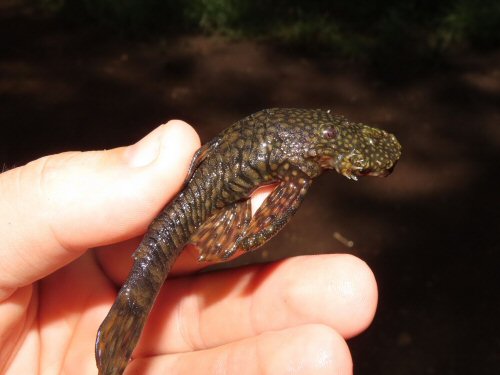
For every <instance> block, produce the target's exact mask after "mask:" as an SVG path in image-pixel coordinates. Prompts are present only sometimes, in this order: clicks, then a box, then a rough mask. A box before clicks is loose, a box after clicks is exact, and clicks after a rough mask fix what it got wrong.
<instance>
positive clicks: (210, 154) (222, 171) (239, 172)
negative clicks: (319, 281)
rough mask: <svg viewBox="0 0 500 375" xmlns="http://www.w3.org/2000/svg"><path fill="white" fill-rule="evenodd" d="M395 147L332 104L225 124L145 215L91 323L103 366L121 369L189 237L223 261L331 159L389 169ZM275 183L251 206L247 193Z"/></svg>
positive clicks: (277, 217) (261, 231)
mask: <svg viewBox="0 0 500 375" xmlns="http://www.w3.org/2000/svg"><path fill="white" fill-rule="evenodd" d="M400 155H401V146H400V145H399V143H398V141H397V140H396V138H395V136H394V135H392V134H390V133H387V132H385V131H383V130H380V129H377V128H373V127H370V126H367V125H364V124H357V123H352V122H349V121H348V120H346V119H345V118H344V117H342V116H338V115H334V114H333V113H331V112H330V111H323V110H310V109H291V108H273V109H265V110H262V111H259V112H257V113H254V114H252V115H250V116H248V117H246V118H244V119H242V120H240V121H238V122H236V123H235V124H233V125H232V126H230V127H229V128H227V129H226V130H224V131H223V132H221V133H220V134H219V135H218V136H217V137H215V138H214V139H212V140H211V141H210V142H208V143H206V144H205V145H203V146H202V147H201V148H200V149H199V150H198V151H197V152H196V154H195V155H194V157H193V160H192V162H191V166H190V168H189V172H188V176H187V178H186V181H185V184H184V187H183V189H182V190H181V191H180V193H179V194H178V195H177V196H176V197H175V198H174V199H173V200H172V201H171V202H170V203H169V204H168V205H167V206H166V207H165V208H164V209H163V211H162V212H161V213H160V214H159V215H158V217H157V218H156V219H155V220H154V221H153V222H152V224H151V225H150V227H149V229H148V231H147V233H146V234H145V236H144V238H143V240H142V242H141V243H140V245H139V247H138V248H137V250H136V251H135V252H134V255H133V259H134V263H133V266H132V269H131V271H130V273H129V276H128V278H127V280H126V281H125V283H124V284H123V286H122V288H121V289H120V291H119V293H118V296H117V298H116V300H115V302H114V304H113V306H112V307H111V309H110V311H109V313H108V315H107V316H106V318H105V320H104V321H103V323H102V324H101V326H100V327H99V330H98V333H97V340H96V361H97V367H98V369H99V374H101V375H115V374H122V373H123V371H124V370H125V367H126V366H127V363H128V362H129V360H130V358H131V355H132V351H133V350H134V348H135V346H136V344H137V342H138V340H139V337H140V334H141V332H142V330H143V328H144V325H145V323H146V319H147V317H148V315H149V312H150V311H151V308H152V306H153V304H154V301H155V299H156V296H157V295H158V293H159V291H160V288H161V286H162V284H163V282H164V281H165V279H166V277H167V275H168V273H169V271H170V269H171V267H172V265H173V263H174V262H175V260H176V258H177V257H178V256H179V254H180V252H181V251H182V249H183V248H184V246H185V245H187V244H190V243H191V244H194V245H195V246H197V248H198V250H199V259H200V261H223V260H225V259H228V258H229V257H231V255H233V254H234V253H235V251H236V250H237V249H243V250H245V251H250V250H254V249H256V248H258V247H259V246H261V245H262V244H264V243H265V242H266V241H267V240H269V239H270V238H271V237H272V236H273V235H275V234H276V233H277V232H278V231H279V230H280V229H281V228H282V227H283V226H284V225H285V224H286V223H287V222H288V221H289V220H290V218H291V217H292V216H293V214H294V213H295V212H296V210H297V209H298V207H299V206H300V204H301V202H302V200H303V198H304V196H305V194H306V193H307V190H308V188H309V186H310V185H311V182H312V180H313V179H314V178H315V177H317V176H319V175H320V174H321V173H322V172H323V171H325V170H328V169H334V170H336V171H337V172H339V173H340V174H342V175H344V176H346V177H348V178H351V179H357V177H359V176H364V175H370V176H387V175H388V174H389V173H390V172H391V171H392V169H393V168H394V165H395V163H396V162H397V160H398V159H399V157H400ZM269 184H276V187H275V188H274V190H273V191H272V192H271V194H270V195H269V196H268V197H267V198H266V200H265V201H264V202H263V204H262V205H261V207H259V209H258V210H257V212H256V213H255V215H254V216H252V214H251V206H250V199H249V198H250V195H251V194H252V192H253V191H254V190H255V189H257V188H258V187H260V186H264V185H269Z"/></svg>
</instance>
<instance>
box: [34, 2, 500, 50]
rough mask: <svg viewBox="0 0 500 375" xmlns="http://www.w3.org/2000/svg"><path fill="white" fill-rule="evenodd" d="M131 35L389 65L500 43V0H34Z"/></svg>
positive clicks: (63, 13) (74, 17) (65, 14)
mask: <svg viewBox="0 0 500 375" xmlns="http://www.w3.org/2000/svg"><path fill="white" fill-rule="evenodd" d="M31 1H34V2H36V3H38V5H39V6H40V7H41V8H43V9H44V10H45V11H48V12H53V13H57V14H59V15H61V16H62V17H65V18H67V19H71V20H77V21H81V22H85V23H89V22H90V23H96V24H100V25H105V26H107V27H110V28H112V29H116V30H120V31H121V32H123V33H126V34H129V35H144V34H151V33H171V32H179V31H180V32H205V33H219V34H224V35H230V36H241V37H259V38H265V39H268V40H272V41H275V42H277V43H280V44H283V45H286V46H291V47H295V48H300V49H307V50H310V51H318V52H321V53H325V52H326V53H333V54H338V55H342V56H348V57H355V58H370V59H373V58H375V59H377V58H383V59H386V58H388V56H394V55H398V54H402V53H404V54H414V55H419V56H420V55H422V56H425V55H433V54H435V53H440V52H442V51H446V50H448V49H452V48H455V47H457V46H471V47H481V48H485V47H486V48H487V47H495V46H496V45H497V44H498V43H499V42H500V1H498V0H440V1H431V0H358V1H352V0H336V1H333V0H310V1H303V0H276V1H272V2H270V1H267V0H254V1H252V0H184V1H183V0H31Z"/></svg>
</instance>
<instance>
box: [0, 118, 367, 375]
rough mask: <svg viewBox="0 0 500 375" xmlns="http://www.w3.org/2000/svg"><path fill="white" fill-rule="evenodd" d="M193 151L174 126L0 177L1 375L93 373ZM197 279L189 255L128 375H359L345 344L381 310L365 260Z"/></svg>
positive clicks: (192, 137) (325, 260) (323, 260)
mask: <svg viewBox="0 0 500 375" xmlns="http://www.w3.org/2000/svg"><path fill="white" fill-rule="evenodd" d="M199 145H200V143H199V138H198V136H197V134H196V132H195V131H194V130H193V129H192V128H191V127H190V126H189V125H188V124H186V123H184V122H182V121H177V120H174V121H170V122H169V123H167V124H166V125H163V126H160V127H158V128H157V129H155V130H154V131H153V132H151V133H150V134H149V135H147V136H146V137H145V138H143V139H142V140H141V141H139V142H138V143H136V144H135V145H133V146H130V147H121V148H117V149H112V150H107V151H96V152H68V153H62V154H57V155H52V156H49V157H44V158H41V159H38V160H35V161H34V162H31V163H28V164H27V165H25V166H22V167H18V168H15V169H12V170H9V171H7V172H4V173H3V174H1V175H0V238H1V239H2V241H1V242H0V317H1V319H0V373H2V374H3V373H5V374H65V373H68V374H97V369H96V365H95V359H94V343H95V335H96V332H97V328H98V326H99V324H100V323H101V322H102V320H103V319H104V317H105V315H106V313H107V311H108V310H109V308H110V306H111V304H112V303H113V301H114V299H115V297H116V292H117V286H118V285H120V283H121V282H123V280H124V278H125V277H126V275H127V272H128V269H129V268H130V264H131V263H130V262H131V259H130V254H131V252H132V251H133V250H134V248H135V246H136V245H137V244H138V241H139V239H140V236H141V234H142V233H144V231H145V230H146V228H147V226H148V224H149V223H150V222H151V220H152V219H153V218H154V216H155V215H156V214H157V213H158V212H159V211H160V210H161V209H162V207H163V206H164V205H165V204H166V203H167V202H168V201H169V200H170V199H172V197H173V196H174V195H175V194H176V192H177V191H178V189H179V188H180V187H181V185H182V182H183V180H184V177H185V174H186V172H187V169H188V166H189V162H190V160H191V157H192V155H193V153H194V152H195V150H196V149H197V148H198V147H199ZM265 193H266V192H261V193H260V195H261V196H260V197H256V198H255V199H254V198H253V201H252V203H253V204H254V205H255V206H257V201H258V200H259V199H260V200H262V198H263V197H262V195H265ZM304 204H307V199H306V202H305V203H304ZM285 230H286V229H285ZM333 245H334V244H333V243H332V246H333ZM321 250H328V249H321ZM203 267H206V264H204V263H198V262H197V260H196V254H195V253H194V249H192V248H191V249H189V248H188V249H186V251H184V252H183V254H182V255H181V257H180V258H179V260H178V261H177V263H176V264H175V266H174V269H173V272H172V274H171V275H169V279H168V280H167V282H166V283H165V286H164V288H163V290H162V292H161V293H160V296H159V298H158V300H157V302H156V305H155V307H154V309H153V312H152V314H151V316H150V319H149V321H148V324H147V326H146V329H145V331H144V334H143V337H142V338H141V341H140V342H139V345H138V347H137V348H136V350H135V352H134V355H133V360H132V362H131V363H130V364H129V366H128V367H127V369H126V372H125V373H126V374H158V373H167V374H170V375H175V374H239V375H246V374H248V375H250V374H255V375H263V374H264V375H265V374H273V375H276V374H277V375H280V374H294V375H296V374H315V375H321V374H351V373H352V360H351V356H350V353H349V349H348V346H347V344H346V341H345V340H346V339H348V338H350V337H352V336H355V335H357V334H358V333H360V332H361V331H363V330H364V329H366V328H367V327H368V325H369V324H370V323H371V321H372V319H373V315H374V313H375V309H376V304H377V287H376V283H375V279H374V276H373V274H372V272H371V271H370V269H369V268H368V266H367V265H366V264H365V263H364V262H362V261H361V260H359V259H358V258H356V257H353V256H350V255H316V256H303V257H295V258H290V259H286V260H283V261H280V262H276V263H272V264H267V265H255V266H250V267H246V268H242V269H236V270H229V271H220V272H213V273H209V274H201V275H200V274H197V273H196V271H197V270H200V269H202V268H203Z"/></svg>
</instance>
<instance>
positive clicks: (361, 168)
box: [320, 150, 396, 180]
mask: <svg viewBox="0 0 500 375" xmlns="http://www.w3.org/2000/svg"><path fill="white" fill-rule="evenodd" d="M320 164H321V166H322V167H323V168H327V169H335V170H336V171H337V173H339V174H341V175H343V176H344V177H347V178H349V179H351V180H357V179H358V177H363V176H372V177H387V176H389V175H390V174H391V173H392V171H393V170H394V167H395V166H396V162H393V163H391V164H390V165H387V166H383V165H376V166H372V165H370V163H369V161H367V160H366V159H365V158H363V157H362V155H361V154H360V153H358V152H356V151H355V150H351V151H350V152H349V154H347V155H346V154H339V155H338V156H337V157H324V158H323V159H322V160H321V163H320Z"/></svg>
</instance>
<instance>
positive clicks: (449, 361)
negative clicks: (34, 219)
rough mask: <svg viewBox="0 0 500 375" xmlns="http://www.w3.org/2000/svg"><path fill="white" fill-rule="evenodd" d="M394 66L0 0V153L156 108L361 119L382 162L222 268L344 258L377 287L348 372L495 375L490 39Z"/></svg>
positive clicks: (314, 195)
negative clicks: (73, 23)
mask: <svg viewBox="0 0 500 375" xmlns="http://www.w3.org/2000/svg"><path fill="white" fill-rule="evenodd" d="M407 68H408V66H406V67H405V66H402V67H401V71H405V70H406V71H407V70H408V69H407ZM401 71H398V70H395V71H394V74H393V75H391V79H390V80H387V79H381V78H377V76H376V75H374V74H371V73H369V70H367V69H365V68H364V67H362V66H360V65H356V64H353V63H345V62H344V63H342V62H339V61H338V60H334V59H325V58H322V59H314V58H308V57H300V56H299V55H297V54H294V55H290V54H286V53H284V52H280V51H278V50H276V49H274V48H273V47H271V46H268V45H262V44H258V43H254V42H244V41H242V42H229V41H224V40H222V39H218V38H209V37H200V36H198V37H196V36H192V37H182V38H177V39H175V40H174V39H173V40H169V39H165V40H163V41H160V42H158V41H154V42H142V43H139V42H130V41H125V40H122V39H120V38H118V37H115V36H112V35H109V33H103V32H99V31H96V30H92V29H85V28H74V29H68V28H65V27H64V26H63V25H61V24H60V23H58V22H56V21H54V20H50V19H46V20H44V19H41V18H38V17H33V16H31V15H30V14H29V12H26V11H25V9H24V8H20V9H19V8H16V7H11V6H9V3H8V2H5V3H3V5H0V129H1V137H0V162H2V163H4V165H5V166H6V167H12V166H14V165H21V164H23V163H25V162H26V161H29V160H31V159H33V158H36V157H39V156H41V155H44V154H49V153H55V152H60V151H65V150H75V149H78V150H90V149H102V148H112V147H115V146H118V145H126V144H130V143H132V142H135V141H136V140H137V139H139V138H140V137H142V136H143V135H144V134H146V133H147V132H148V131H150V130H152V129H153V128H154V127H156V126H157V125H159V124H160V123H162V122H165V121H166V120H168V119H171V118H181V119H184V120H187V121H188V122H190V123H191V124H192V125H193V126H194V127H195V128H196V129H197V130H198V131H199V133H200V134H201V136H202V139H203V140H204V141H206V140H208V139H209V138H210V137H211V136H213V135H215V134H216V133H217V132H218V131H220V130H221V129H223V128H224V127H226V126H228V125H230V124H231V123H232V122H234V121H236V120H238V119H239V118H241V117H243V116H245V115H247V114H250V113H252V112H254V111H256V110H259V109H262V108H265V107H272V106H280V107H312V108H333V109H334V110H335V111H338V112H340V113H342V114H344V115H346V116H347V117H349V118H350V119H352V120H356V121H363V122H367V123H371V124H376V125H378V126H380V127H382V128H384V129H387V130H389V131H392V132H394V133H396V135H397V136H398V138H399V139H400V141H401V143H402V145H403V147H404V150H403V157H402V160H401V161H400V163H399V165H398V167H397V168H396V171H395V173H394V174H393V175H392V176H390V177H389V178H388V179H385V180H383V179H364V180H362V181H360V182H358V183H354V182H351V181H348V180H346V179H343V178H340V177H339V176H337V175H335V174H328V175H325V176H323V177H322V178H320V179H319V180H318V181H316V183H315V184H314V186H313V188H312V189H311V192H310V193H309V194H308V197H307V199H306V202H305V203H304V205H303V207H302V209H301V210H300V211H299V213H298V214H297V215H296V217H295V218H294V220H293V221H292V223H291V224H290V225H289V226H287V228H286V229H285V230H284V231H283V232H282V233H281V234H280V235H279V236H278V237H277V238H275V239H273V240H272V241H271V243H270V244H268V245H267V246H266V247H265V248H264V249H263V251H260V252H257V253H254V254H251V255H250V256H247V257H243V258H240V260H239V261H238V263H237V264H242V263H247V262H249V261H255V260H259V261H261V260H265V261H267V260H272V259H277V258H281V257H284V256H290V255H296V254H306V253H307V254H311V253H315V252H351V253H354V254H356V255H358V256H359V257H361V258H363V259H364V260H365V261H366V262H367V263H368V264H369V265H370V266H371V267H372V268H373V270H374V272H375V275H376V277H377V280H378V283H379V289H380V303H379V309H378V313H377V316H376V319H375V322H374V324H373V325H372V327H371V328H370V329H369V330H368V331H367V332H366V333H364V334H363V335H361V336H360V337H358V338H355V339H353V340H351V341H350V345H351V348H352V351H353V356H354V361H355V365H356V369H357V370H356V373H358V374H372V375H377V374H386V375H392V374H394V375H396V374H397V375H405V374H497V373H498V368H499V367H500V326H499V323H498V317H499V316H500V299H499V297H500V293H499V288H500V268H499V264H500V252H499V251H498V244H497V243H498V241H496V240H495V239H496V237H498V232H499V229H500V228H499V225H498V223H499V221H498V217H497V216H495V215H498V210H499V199H498V193H499V187H498V183H497V174H498V167H499V164H498V160H499V158H498V156H499V146H500V126H499V125H500V50H498V51H496V52H490V53H488V54H486V55H473V54H466V53H462V54H460V55H458V56H454V57H449V58H448V59H447V62H446V63H445V64H441V66H440V68H436V69H433V70H431V71H429V70H427V72H426V73H422V74H418V75H412V74H410V75H408V74H404V75H401V76H402V77H404V78H401V79H400V78H398V77H399V76H400V73H401ZM334 232H339V233H341V234H342V235H343V236H344V237H346V238H348V239H350V240H352V241H354V247H353V248H347V247H345V246H344V245H342V244H341V243H340V242H338V241H337V240H335V239H334V237H333V234H334ZM291 249H293V251H291Z"/></svg>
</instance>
